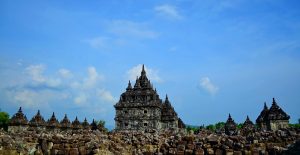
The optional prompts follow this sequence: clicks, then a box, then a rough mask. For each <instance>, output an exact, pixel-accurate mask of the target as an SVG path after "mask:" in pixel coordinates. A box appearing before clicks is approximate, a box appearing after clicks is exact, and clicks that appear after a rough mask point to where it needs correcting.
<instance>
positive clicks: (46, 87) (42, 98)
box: [0, 64, 116, 111]
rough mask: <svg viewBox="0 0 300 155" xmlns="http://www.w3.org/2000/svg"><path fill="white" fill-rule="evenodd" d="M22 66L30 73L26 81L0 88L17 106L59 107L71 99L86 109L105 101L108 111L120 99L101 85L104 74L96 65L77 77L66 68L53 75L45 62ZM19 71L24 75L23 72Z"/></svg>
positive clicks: (70, 101) (103, 106) (102, 103)
mask: <svg viewBox="0 0 300 155" xmlns="http://www.w3.org/2000/svg"><path fill="white" fill-rule="evenodd" d="M22 69H23V71H25V73H26V74H27V75H29V76H27V77H25V78H23V79H24V80H23V81H19V82H15V83H7V84H6V85H4V87H3V88H0V92H3V94H5V96H6V97H7V100H8V101H9V102H10V103H13V104H15V105H17V106H24V107H27V108H41V107H51V106H53V107H55V105H56V104H60V103H66V102H67V103H70V106H75V107H80V108H85V110H88V109H89V108H91V107H93V106H94V105H97V104H101V105H102V110H100V111H105V109H106V108H110V106H111V103H115V102H116V99H115V98H114V97H113V96H112V94H111V92H110V91H108V90H107V89H106V88H105V87H103V86H102V85H101V82H103V80H104V76H103V75H101V74H99V73H98V71H97V70H96V68H95V67H93V66H91V67H88V68H87V72H86V75H85V76H83V77H79V76H75V75H74V73H72V72H71V71H70V70H68V69H64V68H62V69H59V70H57V71H55V72H54V73H55V74H51V73H50V74H49V73H48V72H46V71H47V70H46V67H45V66H44V65H42V64H39V65H30V66H28V67H26V68H22ZM17 73H18V74H19V75H20V73H21V71H19V72H17ZM46 73H48V74H46ZM57 73H58V74H57ZM18 74H17V75H18ZM20 76H21V75H20ZM99 99H100V100H101V102H100V103H99ZM108 103H109V104H108ZM106 105H107V106H106ZM90 110H91V109H90Z"/></svg>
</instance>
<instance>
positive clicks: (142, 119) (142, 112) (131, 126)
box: [115, 107, 161, 130]
mask: <svg viewBox="0 0 300 155" xmlns="http://www.w3.org/2000/svg"><path fill="white" fill-rule="evenodd" d="M160 117H161V111H160V109H159V108H158V107H137V108H131V107H130V108H121V109H116V118H115V120H116V130H145V129H149V128H150V129H160V128H161V122H160Z"/></svg>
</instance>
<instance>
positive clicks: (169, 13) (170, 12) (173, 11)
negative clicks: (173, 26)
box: [154, 4, 182, 19]
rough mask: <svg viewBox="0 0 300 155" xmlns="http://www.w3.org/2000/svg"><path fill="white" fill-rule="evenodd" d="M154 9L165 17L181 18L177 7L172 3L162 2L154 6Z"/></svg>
mask: <svg viewBox="0 0 300 155" xmlns="http://www.w3.org/2000/svg"><path fill="white" fill-rule="evenodd" d="M154 10H155V11H156V12H157V13H158V14H160V15H162V16H165V17H168V18H171V19H181V18H182V16H181V15H180V14H179V12H178V10H177V8H176V7H175V6H173V5H169V4H164V5H159V6H156V7H155V8H154Z"/></svg>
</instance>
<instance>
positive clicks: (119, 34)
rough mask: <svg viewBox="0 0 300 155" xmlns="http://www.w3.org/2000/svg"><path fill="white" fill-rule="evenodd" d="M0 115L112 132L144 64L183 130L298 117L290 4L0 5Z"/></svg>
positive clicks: (297, 35)
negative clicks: (271, 116)
mask: <svg viewBox="0 0 300 155" xmlns="http://www.w3.org/2000/svg"><path fill="white" fill-rule="evenodd" d="M0 34H1V35H0V79H1V82H0V108H1V110H3V111H7V112H9V114H10V115H13V114H14V113H15V112H16V111H17V110H18V107H19V106H22V107H23V109H24V112H25V113H26V115H27V117H28V118H31V117H32V116H33V115H34V114H35V113H36V112H37V110H38V109H40V110H41V113H42V115H43V116H44V117H45V118H46V119H48V118H49V117H50V115H51V113H52V112H53V111H55V112H56V115H57V117H58V118H59V119H62V117H63V115H64V114H65V113H66V114H68V116H69V118H70V119H71V120H73V119H74V118H75V116H78V117H79V118H80V120H83V119H84V117H87V119H88V120H89V121H91V120H92V118H95V119H98V120H99V119H103V120H105V121H106V122H107V124H108V125H109V126H113V125H114V120H113V118H114V113H115V111H114V108H113V105H114V104H115V103H116V102H117V101H118V99H119V96H120V94H121V93H122V92H124V90H125V88H126V86H127V83H128V80H134V79H135V77H136V76H137V75H138V74H139V73H140V70H141V65H142V64H145V66H146V69H147V74H148V76H149V78H150V80H151V81H152V82H153V84H154V87H156V88H157V91H158V93H159V95H160V97H161V98H162V99H164V98H165V95H166V94H168V96H169V100H170V101H171V103H172V104H173V106H174V107H175V109H176V111H177V113H178V114H179V116H180V117H181V118H182V119H183V121H184V122H185V123H187V124H193V125H202V124H206V125H207V124H210V123H216V122H219V121H226V119H227V116H228V113H231V115H232V117H233V118H234V119H235V121H236V122H239V123H241V122H243V121H244V120H245V118H246V115H249V116H250V118H251V119H252V120H253V121H254V120H255V119H256V117H257V116H258V114H259V113H260V111H261V110H262V108H263V103H264V102H267V105H268V106H270V105H271V102H272V98H273V97H275V98H276V100H277V102H278V104H279V106H281V107H282V108H283V109H284V111H286V112H287V113H288V114H290V115H291V122H292V123H295V122H296V121H297V120H298V119H299V118H300V112H299V107H300V93H299V92H300V91H299V89H300V51H299V50H300V3H299V1H297V0H294V1H293V0H289V1H286V0H277V1H273V0H253V1H246V0H222V1H219V0H201V1H195V0H170V1H161V0H149V1H139V0H124V1H106V0H102V1H101V0H100V1H98V0H97V1H96V0H95V1H92V0H90V1H55V0H51V1H39V0H36V1H4V0H3V1H0Z"/></svg>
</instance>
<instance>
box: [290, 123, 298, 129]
mask: <svg viewBox="0 0 300 155" xmlns="http://www.w3.org/2000/svg"><path fill="white" fill-rule="evenodd" d="M289 126H290V127H292V128H298V129H300V124H289Z"/></svg>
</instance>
